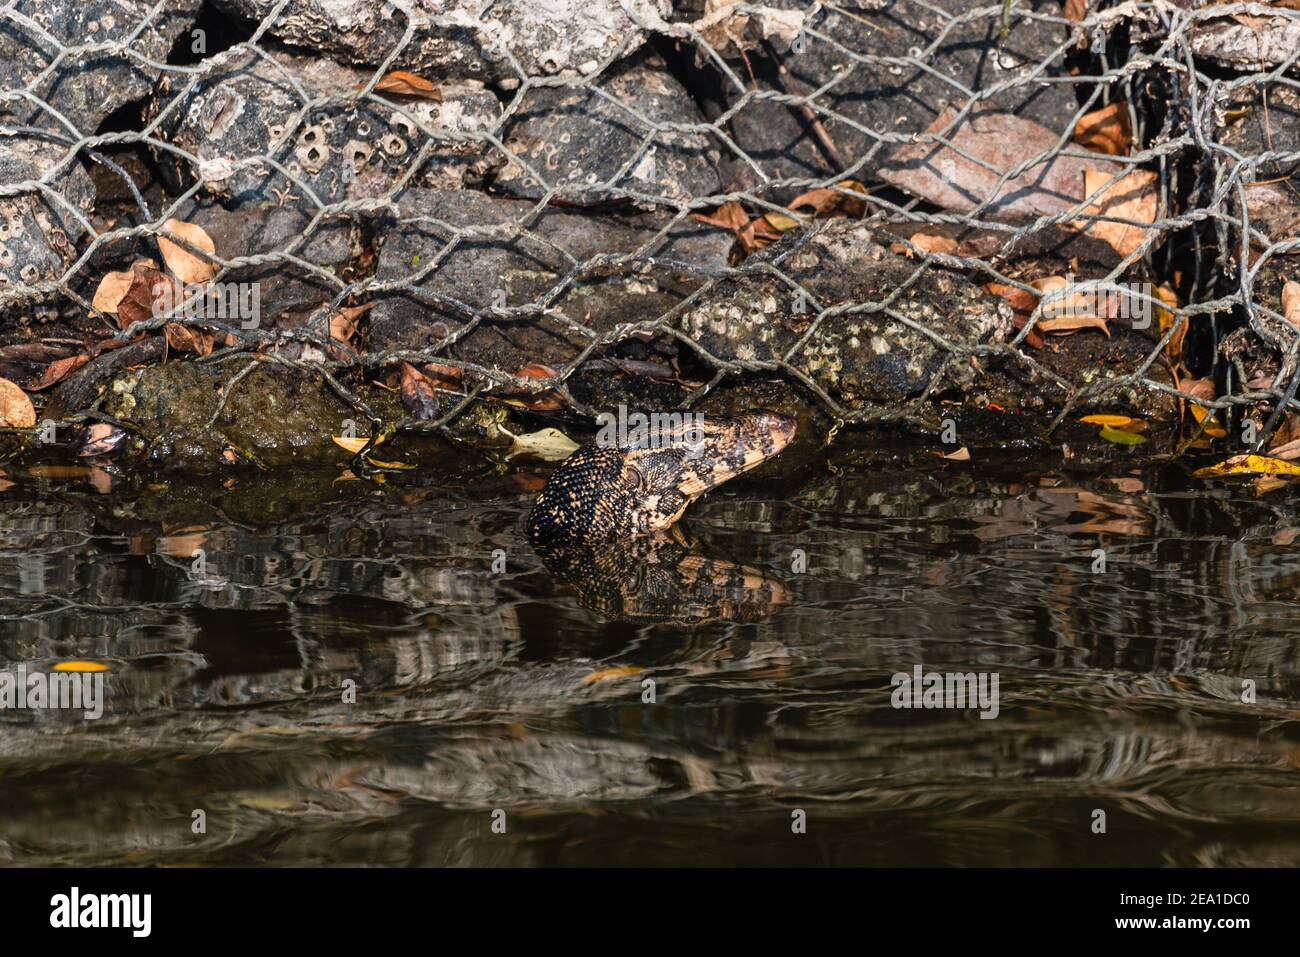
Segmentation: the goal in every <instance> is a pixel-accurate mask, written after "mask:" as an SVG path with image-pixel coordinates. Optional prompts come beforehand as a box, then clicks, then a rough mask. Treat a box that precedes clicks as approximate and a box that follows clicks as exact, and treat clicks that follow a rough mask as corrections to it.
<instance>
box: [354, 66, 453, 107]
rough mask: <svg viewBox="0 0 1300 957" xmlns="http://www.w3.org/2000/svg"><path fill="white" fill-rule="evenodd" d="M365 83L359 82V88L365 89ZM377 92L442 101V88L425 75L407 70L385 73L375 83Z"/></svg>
mask: <svg viewBox="0 0 1300 957" xmlns="http://www.w3.org/2000/svg"><path fill="white" fill-rule="evenodd" d="M365 86H366V85H365V84H364V83H358V84H357V89H358V90H362V89H365ZM375 92H376V93H395V94H397V95H398V96H418V97H422V98H423V99H426V100H434V101H436V102H439V103H441V102H442V90H440V89H438V87H436V86H434V85H433V84H432V83H430V82H429V81H428V80H426V79H425V78H424V77H422V76H419V75H417V74H415V73H408V72H407V71H406V70H393V71H391V72H389V73H385V74H384V75H383V77H382V78H380V80H379V82H378V83H376V84H375Z"/></svg>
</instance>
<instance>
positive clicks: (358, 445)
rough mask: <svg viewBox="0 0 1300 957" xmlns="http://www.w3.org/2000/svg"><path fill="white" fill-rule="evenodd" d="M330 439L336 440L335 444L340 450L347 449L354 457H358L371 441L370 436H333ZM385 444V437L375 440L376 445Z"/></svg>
mask: <svg viewBox="0 0 1300 957" xmlns="http://www.w3.org/2000/svg"><path fill="white" fill-rule="evenodd" d="M330 438H331V439H333V440H334V444H335V445H337V446H338V447H339V448H341V449H347V450H348V451H349V452H351V453H352V454H353V455H356V454H357V453H358V452H360V451H361V450H362V449H364V448H365V447H366V443H367V442H369V441H370V437H369V436H368V435H356V436H346V435H331V436H330ZM383 444H384V437H383V436H382V435H381V436H380V437H379V438H378V439H376V440H375V445H383Z"/></svg>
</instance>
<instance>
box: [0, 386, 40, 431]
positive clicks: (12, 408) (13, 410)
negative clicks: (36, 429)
mask: <svg viewBox="0 0 1300 957" xmlns="http://www.w3.org/2000/svg"><path fill="white" fill-rule="evenodd" d="M35 424H36V409H35V408H33V406H32V400H31V399H29V398H27V393H26V392H24V391H23V390H22V389H20V388H18V386H16V385H14V384H13V383H12V382H10V381H9V380H8V379H0V427H2V428H6V429H30V428H31V427H32V426H34V425H35Z"/></svg>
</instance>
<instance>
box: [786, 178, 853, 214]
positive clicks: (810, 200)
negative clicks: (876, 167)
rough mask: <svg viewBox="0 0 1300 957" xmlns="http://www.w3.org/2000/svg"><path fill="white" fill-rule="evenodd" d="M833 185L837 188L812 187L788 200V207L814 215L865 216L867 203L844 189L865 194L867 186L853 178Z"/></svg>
mask: <svg viewBox="0 0 1300 957" xmlns="http://www.w3.org/2000/svg"><path fill="white" fill-rule="evenodd" d="M835 185H836V187H838V188H837V189H832V188H824V189H813V190H809V191H808V192H806V193H802V194H800V195H799V196H796V197H795V198H794V199H793V200H792V201H791V202H790V204H789V208H790V209H793V210H794V211H796V212H803V211H805V210H806V211H807V212H808V214H809V215H812V216H814V217H818V216H820V217H828V216H848V217H849V218H851V219H861V218H862V217H863V216H865V215H866V212H867V204H866V203H864V202H863V201H862V200H860V199H855V198H854V197H852V196H850V195H848V194H846V193H845V192H844V190H848V191H850V192H853V193H861V194H862V195H864V196H865V195H866V194H867V188H866V187H865V186H863V185H862V184H861V183H859V182H858V181H857V180H854V179H846V180H844V181H842V182H839V183H836V184H835Z"/></svg>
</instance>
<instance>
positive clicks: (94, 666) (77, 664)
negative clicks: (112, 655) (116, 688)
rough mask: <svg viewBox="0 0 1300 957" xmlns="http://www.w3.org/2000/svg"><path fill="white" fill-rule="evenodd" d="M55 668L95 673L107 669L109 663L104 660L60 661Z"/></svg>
mask: <svg viewBox="0 0 1300 957" xmlns="http://www.w3.org/2000/svg"><path fill="white" fill-rule="evenodd" d="M54 670H55V671H80V672H87V673H95V672H99V671H107V670H108V665H106V664H104V663H103V662H102V661H79V660H78V661H60V662H59V663H58V664H56V665H55V666H54Z"/></svg>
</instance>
